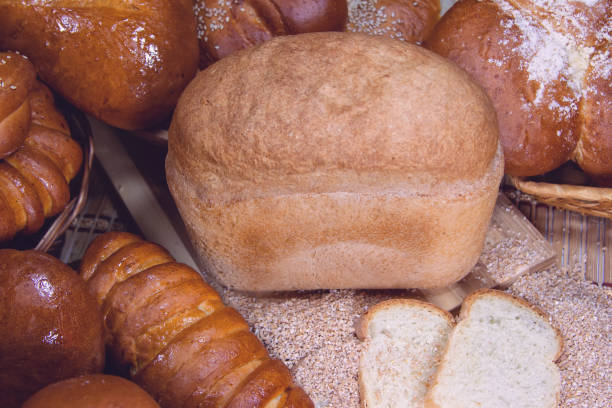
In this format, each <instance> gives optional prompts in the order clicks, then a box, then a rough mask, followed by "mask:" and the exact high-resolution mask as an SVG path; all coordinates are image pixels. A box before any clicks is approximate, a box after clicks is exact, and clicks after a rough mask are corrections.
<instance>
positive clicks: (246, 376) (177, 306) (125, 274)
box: [81, 232, 312, 408]
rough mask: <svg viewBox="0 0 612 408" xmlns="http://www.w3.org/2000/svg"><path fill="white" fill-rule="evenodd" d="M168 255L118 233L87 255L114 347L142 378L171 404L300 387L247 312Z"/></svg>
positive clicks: (86, 272) (221, 402)
mask: <svg viewBox="0 0 612 408" xmlns="http://www.w3.org/2000/svg"><path fill="white" fill-rule="evenodd" d="M167 257H169V255H168V254H167V252H166V251H165V249H163V248H161V247H159V246H158V245H154V244H152V243H149V242H146V241H143V240H142V239H140V238H139V237H136V236H135V235H132V234H128V233H118V232H115V233H108V234H104V235H101V236H100V237H98V238H96V239H95V240H94V241H93V242H92V244H91V246H90V247H89V248H88V249H87V251H86V253H85V255H84V257H83V265H82V268H81V273H82V275H83V276H86V277H87V282H88V285H89V287H90V290H91V291H92V292H93V293H96V294H97V296H98V301H99V303H100V305H101V307H102V313H103V319H104V325H105V329H106V334H107V336H108V341H107V343H108V345H109V347H110V349H111V353H112V354H113V356H114V357H115V358H116V359H117V360H118V361H119V362H120V363H121V364H122V365H127V366H128V367H129V368H130V372H131V374H132V376H133V378H134V379H135V381H136V382H137V383H138V384H139V385H141V386H142V387H143V388H144V389H146V390H147V391H148V392H149V393H151V394H152V395H153V396H154V398H155V399H156V400H158V401H159V402H160V403H161V405H162V406H164V407H169V408H172V407H201V406H215V407H225V406H227V404H228V403H229V401H230V400H231V399H232V398H234V396H235V395H239V399H238V400H242V399H243V398H247V399H249V398H250V399H251V400H254V399H257V398H259V399H261V400H262V401H268V400H269V399H271V398H274V397H275V395H279V396H282V395H284V394H282V393H284V392H285V390H286V389H287V388H289V387H293V386H294V385H293V382H292V380H291V376H290V375H288V376H287V374H288V372H289V371H288V369H287V368H286V367H285V366H284V365H282V364H280V363H269V362H270V361H271V360H270V357H269V356H268V354H267V352H266V349H265V347H264V346H263V344H262V343H261V341H259V340H258V339H257V337H256V336H254V335H253V334H252V333H251V332H250V331H249V326H248V324H247V323H246V321H245V320H244V319H243V318H242V316H240V314H239V313H238V312H237V311H236V310H234V309H232V308H229V307H226V306H224V305H223V303H222V301H221V298H220V297H219V295H218V294H217V293H216V292H215V291H214V290H213V289H212V288H211V287H210V286H209V285H207V284H206V283H205V282H204V281H203V280H202V278H201V277H200V276H199V275H198V273H197V272H195V271H194V270H193V269H192V268H189V267H188V266H186V265H183V264H178V263H176V262H174V260H173V259H172V258H170V261H167ZM279 364H280V366H279ZM263 365H265V366H266V370H265V371H257V370H258V369H259V367H260V366H263ZM255 372H257V373H258V374H257V375H255V376H254V374H253V373H255ZM277 391H278V392H277ZM255 394H256V395H255ZM281 394H282V395H281ZM281 399H282V398H281ZM279 401H280V400H279ZM282 401H283V402H284V400H282ZM306 401H309V400H308V399H306ZM211 404H213V405H211ZM299 406H312V405H307V403H306V402H304V404H303V405H299Z"/></svg>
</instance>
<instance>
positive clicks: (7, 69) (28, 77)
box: [0, 52, 36, 159]
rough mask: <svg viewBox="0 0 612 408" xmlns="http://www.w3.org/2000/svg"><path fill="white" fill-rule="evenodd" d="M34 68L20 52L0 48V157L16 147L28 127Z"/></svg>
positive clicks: (21, 141)
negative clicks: (3, 50) (0, 50)
mask: <svg viewBox="0 0 612 408" xmlns="http://www.w3.org/2000/svg"><path fill="white" fill-rule="evenodd" d="M35 83H36V70H35V69H34V66H33V65H32V64H31V63H30V62H29V61H28V60H27V59H26V58H25V57H24V56H23V55H19V54H17V53H14V52H0V159H4V158H5V157H6V156H8V155H9V154H11V153H13V152H14V151H15V150H17V149H18V148H19V147H20V146H21V145H22V144H23V141H24V140H25V138H26V135H27V134H28V129H29V128H30V116H31V111H30V99H29V97H28V96H29V94H30V92H31V91H32V88H33V87H34V84H35Z"/></svg>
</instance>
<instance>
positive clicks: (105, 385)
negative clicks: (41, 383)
mask: <svg viewBox="0 0 612 408" xmlns="http://www.w3.org/2000/svg"><path fill="white" fill-rule="evenodd" d="M114 407H119V408H159V405H158V404H157V403H156V402H155V400H154V399H153V398H152V397H151V396H150V395H149V394H147V393H146V392H145V391H144V390H143V389H142V388H140V387H139V386H138V385H136V384H134V383H133V382H131V381H128V380H126V379H124V378H121V377H116V376H113V375H104V374H90V375H83V376H81V377H76V378H71V379H68V380H64V381H60V382H57V383H55V384H51V385H48V386H46V387H45V388H43V389H42V390H40V391H38V392H37V393H36V394H34V395H33V396H32V397H31V398H30V399H28V400H27V401H26V402H25V404H23V407H22V408H114Z"/></svg>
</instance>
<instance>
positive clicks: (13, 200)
mask: <svg viewBox="0 0 612 408" xmlns="http://www.w3.org/2000/svg"><path fill="white" fill-rule="evenodd" d="M0 191H1V192H2V193H3V195H4V199H5V200H6V203H7V204H8V205H9V207H10V208H11V210H12V213H13V215H14V218H15V228H14V230H13V232H12V234H11V237H12V236H13V235H14V234H16V233H17V232H18V231H21V230H23V233H24V234H32V233H34V232H36V231H38V230H39V229H40V228H41V227H42V225H43V223H44V221H45V214H44V212H43V207H42V203H41V201H40V199H39V198H38V194H37V193H36V190H35V189H34V187H32V185H31V184H30V183H29V182H28V181H27V180H26V179H25V178H24V177H23V176H22V175H21V173H19V171H17V170H16V169H15V168H14V167H12V166H10V165H9V164H7V163H4V162H0ZM0 201H1V200H0ZM2 214H8V213H2ZM0 218H1V219H4V218H5V217H0ZM0 241H1V240H0Z"/></svg>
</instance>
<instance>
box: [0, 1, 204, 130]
mask: <svg viewBox="0 0 612 408" xmlns="http://www.w3.org/2000/svg"><path fill="white" fill-rule="evenodd" d="M0 48H4V49H13V50H19V51H21V52H22V53H24V54H26V55H28V57H29V58H30V59H31V60H32V62H33V63H34V66H36V69H37V70H38V74H39V76H40V78H41V79H42V80H43V81H45V83H47V84H48V85H49V86H50V87H51V88H52V89H53V90H54V91H55V92H57V93H58V94H59V95H61V96H62V97H63V98H64V99H66V100H67V101H69V102H70V103H72V104H73V105H75V106H77V107H78V108H79V109H81V110H83V111H84V112H87V113H89V114H91V115H92V116H94V117H96V118H98V119H100V120H102V121H104V122H106V123H108V124H110V125H113V126H116V127H120V128H124V129H140V128H146V127H153V126H155V125H157V124H159V123H160V122H161V121H163V120H165V119H167V117H168V116H169V115H170V113H171V111H172V109H173V108H174V105H175V104H176V101H177V99H178V97H179V94H180V92H181V91H182V90H183V88H184V87H185V85H186V84H187V83H188V82H189V81H190V80H191V78H193V76H194V75H195V72H196V69H197V61H198V44H197V37H196V28H195V18H194V15H193V3H192V1H191V0H113V1H100V0H87V1H80V0H53V1H45V2H40V1H34V0H28V1H19V2H15V1H3V2H0Z"/></svg>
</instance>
